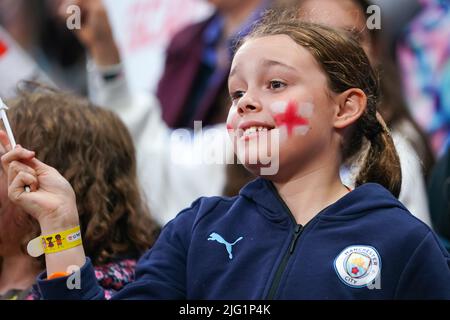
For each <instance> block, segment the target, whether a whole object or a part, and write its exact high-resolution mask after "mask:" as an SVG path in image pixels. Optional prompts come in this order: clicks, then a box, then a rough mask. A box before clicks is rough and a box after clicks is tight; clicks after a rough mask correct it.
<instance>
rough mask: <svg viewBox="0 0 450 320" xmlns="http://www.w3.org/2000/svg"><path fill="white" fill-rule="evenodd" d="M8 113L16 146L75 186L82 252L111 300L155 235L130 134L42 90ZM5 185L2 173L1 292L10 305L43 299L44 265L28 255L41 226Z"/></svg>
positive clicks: (101, 114) (103, 114) (109, 117)
mask: <svg viewBox="0 0 450 320" xmlns="http://www.w3.org/2000/svg"><path fill="white" fill-rule="evenodd" d="M8 106H9V107H10V109H9V111H8V117H9V119H10V122H11V126H12V128H13V131H14V134H15V138H16V140H17V142H18V143H20V144H21V145H22V146H24V147H26V148H31V149H33V150H36V154H37V156H38V157H39V158H40V159H42V160H43V161H45V162H46V163H49V164H51V165H52V166H53V167H54V168H56V169H57V170H58V171H59V172H61V173H62V175H63V176H64V177H65V178H66V179H67V180H68V181H69V182H70V184H71V185H72V187H73V189H74V191H75V194H76V196H77V210H78V213H79V218H80V224H81V230H82V232H83V236H84V238H83V241H84V243H83V246H84V248H85V250H86V252H87V253H88V254H89V256H90V257H92V261H93V263H94V265H95V274H96V277H97V280H98V281H99V284H100V285H101V286H102V288H104V289H105V297H106V298H109V297H110V296H111V294H112V293H113V292H115V291H117V290H119V289H120V288H121V287H123V286H124V285H125V284H126V283H129V282H131V281H132V280H133V279H134V267H135V264H136V260H137V259H138V258H139V257H140V255H141V254H142V253H143V252H144V251H145V250H147V249H148V248H149V247H150V246H151V245H152V244H153V242H154V241H155V238H156V235H157V233H156V232H157V226H156V224H155V223H154V222H153V221H152V219H151V216H150V213H149V211H148V209H147V208H146V206H145V202H144V201H143V199H142V197H141V190H140V188H139V185H138V183H137V177H136V160H135V153H134V147H133V143H132V140H131V138H130V136H129V133H128V131H127V129H126V128H125V126H124V125H123V123H122V122H121V121H120V120H119V118H118V117H117V116H116V115H115V114H113V113H112V112H111V111H106V110H104V109H101V108H98V107H94V106H92V105H91V104H89V103H88V102H87V101H86V100H84V99H81V98H78V97H75V96H72V95H69V94H64V93H59V92H56V91H53V90H52V89H47V88H44V87H38V88H37V90H35V91H34V92H26V91H22V92H20V93H19V95H18V97H17V98H15V99H14V100H11V101H9V103H8ZM3 153H4V152H3ZM3 153H2V154H3ZM7 184H8V181H7V172H5V171H3V170H1V171H0V197H1V207H0V230H1V232H0V255H1V260H2V267H1V271H0V272H1V273H0V290H1V293H2V294H4V295H5V298H14V297H16V298H19V299H20V298H23V299H37V298H39V296H40V293H39V292H38V291H36V290H30V289H31V288H30V287H31V285H32V284H33V283H34V282H35V278H36V275H37V274H38V273H39V272H41V271H42V270H43V269H44V268H45V263H44V259H40V260H39V261H38V260H37V259H34V258H32V257H30V256H28V254H27V253H26V250H25V249H26V245H27V243H28V241H30V240H31V239H33V238H35V237H37V236H38V235H39V234H40V230H39V225H38V224H37V222H36V220H34V219H30V216H29V215H28V214H27V213H25V211H24V210H22V209H21V208H19V207H17V206H15V205H14V204H13V203H12V202H11V201H9V199H8V193H7ZM55 244H57V242H55ZM15 276H17V277H15ZM18 289H19V290H18ZM7 292H9V294H7Z"/></svg>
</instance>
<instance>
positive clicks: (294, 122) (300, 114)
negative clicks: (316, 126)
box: [270, 100, 314, 140]
mask: <svg viewBox="0 0 450 320" xmlns="http://www.w3.org/2000/svg"><path fill="white" fill-rule="evenodd" d="M270 110H271V112H272V114H273V118H274V120H275V123H276V125H277V128H278V129H279V130H280V137H281V139H282V140H286V139H288V138H290V137H292V136H299V135H300V136H304V135H306V134H307V133H308V131H309V130H310V129H311V126H310V118H311V117H312V115H313V112H314V105H313V104H312V103H310V102H304V103H301V104H299V103H297V102H296V101H294V100H290V101H277V102H274V103H273V104H272V105H271V106H270Z"/></svg>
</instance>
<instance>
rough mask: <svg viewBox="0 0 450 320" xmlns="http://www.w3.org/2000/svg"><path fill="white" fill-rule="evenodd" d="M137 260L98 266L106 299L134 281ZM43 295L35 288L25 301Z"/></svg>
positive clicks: (96, 274)
mask: <svg viewBox="0 0 450 320" xmlns="http://www.w3.org/2000/svg"><path fill="white" fill-rule="evenodd" d="M135 266H136V260H135V259H125V260H120V261H117V262H111V263H108V264H105V265H102V266H96V267H95V268H94V269H95V277H96V278H97V281H98V283H99V284H100V286H101V287H102V288H103V289H104V292H105V298H106V299H108V300H109V299H110V298H111V296H112V295H113V294H114V293H115V292H117V291H119V290H120V289H122V288H123V287H124V286H125V285H126V284H128V283H130V282H133V281H134V276H135ZM40 299H41V294H40V292H39V291H38V290H37V287H36V286H33V288H32V290H31V292H30V293H29V294H28V296H26V297H25V300H40Z"/></svg>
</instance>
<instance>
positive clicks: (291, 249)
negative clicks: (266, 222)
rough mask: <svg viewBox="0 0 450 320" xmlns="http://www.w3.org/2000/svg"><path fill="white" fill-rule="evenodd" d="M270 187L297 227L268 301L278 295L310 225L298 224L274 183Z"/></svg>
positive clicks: (278, 270) (276, 275)
mask: <svg viewBox="0 0 450 320" xmlns="http://www.w3.org/2000/svg"><path fill="white" fill-rule="evenodd" d="M269 183H270V182H269ZM270 186H271V188H272V192H274V193H275V196H276V197H277V198H278V200H279V201H280V202H281V204H282V205H283V207H284V209H285V210H286V212H287V213H288V215H289V217H290V218H291V220H292V221H293V222H294V224H295V227H294V232H293V235H292V240H291V244H290V245H289V247H288V250H287V251H286V253H285V254H284V256H283V259H282V260H281V263H280V264H279V265H278V268H277V271H276V273H275V277H274V278H273V281H272V284H271V285H270V289H269V292H268V294H267V297H266V299H267V300H272V299H273V297H274V296H275V294H276V293H277V291H278V288H279V286H280V282H281V278H282V276H283V273H284V271H285V270H286V266H287V263H288V261H289V258H290V257H291V255H292V253H294V250H295V246H296V245H297V242H298V241H297V240H298V238H299V237H300V235H301V234H302V232H303V230H304V229H305V227H306V225H308V223H309V222H308V223H307V224H306V225H305V226H302V225H301V224H297V222H296V221H295V218H294V215H293V214H292V212H291V210H290V209H289V207H288V206H287V205H286V203H285V202H284V200H283V199H282V198H281V197H280V195H279V194H278V191H277V190H276V189H275V186H274V185H273V184H272V183H270Z"/></svg>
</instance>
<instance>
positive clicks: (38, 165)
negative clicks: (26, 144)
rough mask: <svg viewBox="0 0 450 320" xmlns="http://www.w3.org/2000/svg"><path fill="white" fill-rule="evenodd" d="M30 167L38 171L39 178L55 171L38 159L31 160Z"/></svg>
mask: <svg viewBox="0 0 450 320" xmlns="http://www.w3.org/2000/svg"><path fill="white" fill-rule="evenodd" d="M29 165H30V167H32V168H33V169H34V170H35V171H36V173H37V175H38V176H39V175H41V174H43V173H46V172H49V171H52V170H55V169H54V168H53V167H50V166H49V165H46V164H45V163H43V162H42V161H40V160H38V159H37V158H36V157H34V158H33V159H31V160H30V162H29Z"/></svg>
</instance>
